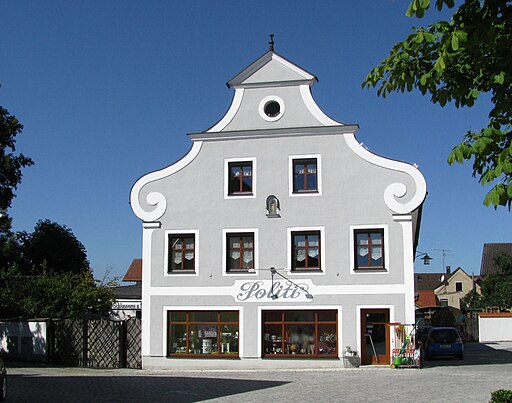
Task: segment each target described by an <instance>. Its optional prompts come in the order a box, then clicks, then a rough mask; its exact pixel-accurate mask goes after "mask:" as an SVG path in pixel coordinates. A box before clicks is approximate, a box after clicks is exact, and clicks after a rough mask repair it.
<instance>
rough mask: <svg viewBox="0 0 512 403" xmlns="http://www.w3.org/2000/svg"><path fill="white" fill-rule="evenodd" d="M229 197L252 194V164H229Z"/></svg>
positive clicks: (245, 162)
mask: <svg viewBox="0 0 512 403" xmlns="http://www.w3.org/2000/svg"><path fill="white" fill-rule="evenodd" d="M228 192H229V194H230V195H236V194H240V195H241V194H249V195H251V194H252V162H251V161H244V162H230V163H229V190H228Z"/></svg>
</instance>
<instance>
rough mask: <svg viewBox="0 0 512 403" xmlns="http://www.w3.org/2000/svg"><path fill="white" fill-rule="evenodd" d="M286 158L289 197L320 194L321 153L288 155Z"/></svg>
mask: <svg viewBox="0 0 512 403" xmlns="http://www.w3.org/2000/svg"><path fill="white" fill-rule="evenodd" d="M288 158H289V195H290V197H295V196H321V195H322V176H321V174H322V167H321V155H320V154H307V155H290V156H289V157H288Z"/></svg>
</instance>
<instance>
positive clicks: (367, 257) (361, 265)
mask: <svg viewBox="0 0 512 403" xmlns="http://www.w3.org/2000/svg"><path fill="white" fill-rule="evenodd" d="M388 232H389V231H388V225H387V224H380V225H372V224H364V225H351V226H350V267H351V271H352V272H353V273H382V274H386V273H389V268H390V262H389V245H390V242H389V234H388Z"/></svg>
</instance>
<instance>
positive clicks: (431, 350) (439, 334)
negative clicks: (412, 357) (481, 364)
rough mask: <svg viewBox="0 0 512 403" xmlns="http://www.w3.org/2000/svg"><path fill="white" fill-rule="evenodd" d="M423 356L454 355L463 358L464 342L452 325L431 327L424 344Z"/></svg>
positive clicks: (427, 357)
mask: <svg viewBox="0 0 512 403" xmlns="http://www.w3.org/2000/svg"><path fill="white" fill-rule="evenodd" d="M424 351H425V358H426V359H429V358H432V357H439V356H455V357H458V358H459V360H462V359H463V358H464V344H463V343H462V338H461V337H460V334H459V332H458V331H457V329H455V328H454V327H432V328H430V330H429V332H428V336H427V338H426V341H425V344H424Z"/></svg>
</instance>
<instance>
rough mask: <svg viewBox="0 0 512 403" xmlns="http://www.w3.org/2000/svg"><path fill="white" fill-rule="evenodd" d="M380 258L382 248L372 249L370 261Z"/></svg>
mask: <svg viewBox="0 0 512 403" xmlns="http://www.w3.org/2000/svg"><path fill="white" fill-rule="evenodd" d="M381 258H382V248H372V260H379V259H381Z"/></svg>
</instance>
